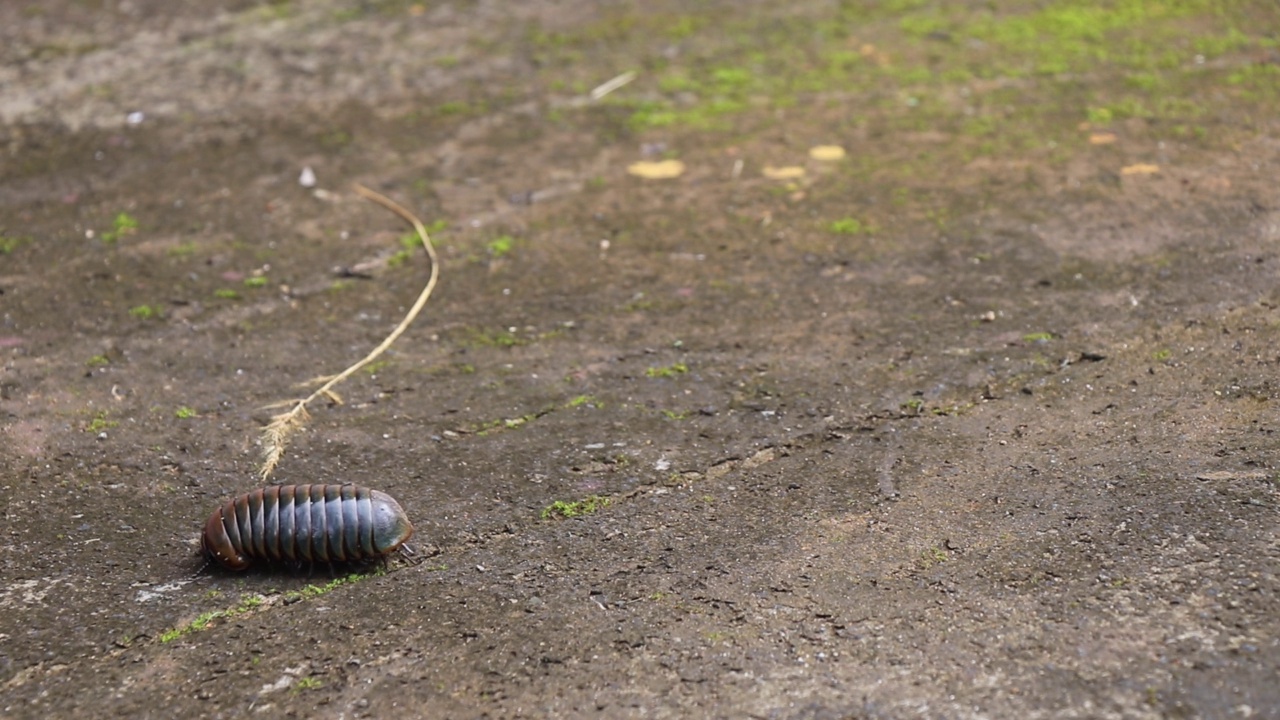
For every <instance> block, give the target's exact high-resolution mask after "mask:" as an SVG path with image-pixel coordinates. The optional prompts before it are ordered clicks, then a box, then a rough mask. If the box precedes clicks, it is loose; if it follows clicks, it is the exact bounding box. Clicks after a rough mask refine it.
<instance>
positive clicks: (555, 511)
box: [541, 495, 613, 520]
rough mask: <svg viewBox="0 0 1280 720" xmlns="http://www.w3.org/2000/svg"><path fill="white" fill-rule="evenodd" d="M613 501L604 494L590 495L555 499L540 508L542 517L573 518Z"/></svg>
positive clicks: (601, 507)
mask: <svg viewBox="0 0 1280 720" xmlns="http://www.w3.org/2000/svg"><path fill="white" fill-rule="evenodd" d="M612 502H613V501H612V500H611V499H609V498H608V497H606V496H604V495H591V496H590V497H585V498H583V499H581V500H557V501H555V502H553V503H551V504H550V505H548V506H546V507H545V508H543V509H542V515H541V517H542V519H543V520H550V519H552V518H575V517H581V516H583V515H590V514H591V513H593V512H596V511H597V510H601V509H603V508H606V507H608V506H609V504H610V503H612Z"/></svg>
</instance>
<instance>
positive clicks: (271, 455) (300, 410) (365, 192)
mask: <svg viewBox="0 0 1280 720" xmlns="http://www.w3.org/2000/svg"><path fill="white" fill-rule="evenodd" d="M355 190H356V192H357V193H359V194H360V195H361V196H362V197H364V198H366V199H368V200H372V201H373V202H376V203H378V204H379V205H381V206H383V207H385V208H387V209H388V210H390V211H391V212H394V213H395V214H397V215H399V216H400V217H402V218H404V219H405V220H406V221H408V222H409V224H410V225H413V229H414V230H415V231H416V232H417V233H418V237H419V238H421V239H422V246H423V247H424V248H426V250H427V257H429V258H430V259H431V277H430V279H428V280H427V286H426V287H424V288H423V289H422V293H421V294H420V295H418V300H417V302H415V303H414V304H413V307H411V308H409V312H408V313H406V314H405V316H404V319H403V320H401V321H400V324H399V325H397V326H396V328H395V329H394V330H392V331H391V334H390V335H387V337H386V339H385V340H383V341H382V343H381V344H379V345H378V347H376V348H374V349H373V350H371V351H370V352H369V354H368V355H365V356H364V358H363V359H361V360H360V361H359V362H357V363H356V364H354V365H352V366H351V367H349V368H347V369H346V370H343V371H342V372H340V373H338V374H337V375H333V376H331V377H328V378H324V384H323V385H321V386H320V387H318V388H316V390H315V392H312V393H311V394H310V395H308V396H307V397H305V398H303V399H302V400H298V401H296V402H293V403H286V404H292V405H293V407H292V408H290V409H289V411H288V412H285V413H281V414H279V415H276V416H275V417H273V418H271V422H270V423H268V424H267V426H266V428H264V429H263V431H262V441H263V442H262V446H263V447H262V470H261V471H260V472H259V474H260V475H261V476H262V479H263V481H265V480H266V479H267V478H268V477H269V476H270V475H271V471H272V470H275V469H276V465H278V464H279V463H280V458H281V457H283V456H284V448H285V445H286V444H287V443H288V439H289V435H291V434H292V433H293V432H294V431H295V430H297V429H298V428H300V427H302V425H303V424H304V423H305V422H306V421H307V418H309V417H310V415H309V414H308V413H307V405H308V404H310V403H311V401H312V400H315V399H316V398H318V397H321V396H324V397H327V398H329V399H330V400H334V401H336V402H341V399H340V398H339V397H338V394H337V393H335V392H333V387H334V386H335V385H337V384H338V383H340V382H342V381H343V380H346V379H347V378H348V377H351V374H352V373H354V372H356V371H358V370H359V369H360V368H362V367H364V366H365V365H368V364H369V363H370V362H372V361H373V360H374V358H376V357H378V356H379V355H381V354H382V353H383V352H384V351H385V350H386V349H387V348H389V347H391V344H392V343H394V342H395V341H396V338H399V337H400V335H401V334H403V333H404V331H405V330H406V329H407V328H408V327H409V325H410V324H411V323H412V322H413V321H414V318H416V317H418V313H419V312H421V311H422V308H423V306H425V305H426V304H427V298H429V297H431V291H432V290H434V289H435V287H436V281H437V280H439V278H440V261H439V259H438V258H437V257H436V250H435V248H434V247H432V246H431V238H430V237H428V236H427V229H426V228H425V227H423V226H422V221H421V220H419V219H418V218H417V217H416V216H414V214H413V213H411V212H409V211H408V210H406V209H404V207H402V206H401V205H399V204H397V203H396V202H395V201H393V200H391V199H390V198H388V197H387V196H385V195H382V194H381V193H377V192H374V191H373V190H370V189H369V188H366V187H364V186H363V185H359V184H357V185H356V186H355Z"/></svg>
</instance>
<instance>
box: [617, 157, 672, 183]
mask: <svg viewBox="0 0 1280 720" xmlns="http://www.w3.org/2000/svg"><path fill="white" fill-rule="evenodd" d="M627 173H628V174H631V175H635V176H636V177H642V178H645V179H647V180H667V179H670V178H674V177H680V176H681V175H683V174H684V163H682V162H680V161H679V160H662V161H660V162H650V161H648V160H642V161H641V162H635V163H631V164H630V165H628V166H627Z"/></svg>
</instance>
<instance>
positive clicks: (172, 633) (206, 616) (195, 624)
mask: <svg viewBox="0 0 1280 720" xmlns="http://www.w3.org/2000/svg"><path fill="white" fill-rule="evenodd" d="M265 603H266V599H265V598H263V597H262V596H261V595H250V596H248V597H246V598H244V599H243V600H241V601H240V604H238V605H236V606H235V607H232V608H228V609H226V610H210V611H209V612H206V613H201V614H200V615H197V616H196V619H195V620H192V621H191V622H189V623H187V624H186V625H179V626H178V627H175V628H173V629H171V630H166V631H164V632H163V633H161V634H160V642H161V643H170V642H173V641H174V640H177V639H178V638H180V637H183V636H184V635H189V634H191V633H193V632H199V631H201V630H205V629H208V627H209V626H210V625H212V624H213V621H214V620H218V619H220V618H233V617H236V616H238V615H244V614H245V613H248V612H250V611H252V610H254V609H256V608H259V607H261V606H262V605H264V604H265Z"/></svg>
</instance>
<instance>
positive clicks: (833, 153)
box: [809, 145, 845, 161]
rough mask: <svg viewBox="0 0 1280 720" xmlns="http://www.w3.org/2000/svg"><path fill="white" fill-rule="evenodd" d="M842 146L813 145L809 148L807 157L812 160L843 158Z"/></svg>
mask: <svg viewBox="0 0 1280 720" xmlns="http://www.w3.org/2000/svg"><path fill="white" fill-rule="evenodd" d="M844 156H845V152H844V148H842V147H840V146H839V145H815V146H813V147H811V148H809V157H811V158H813V159H814V160H827V161H833V160H843V159H844Z"/></svg>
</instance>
